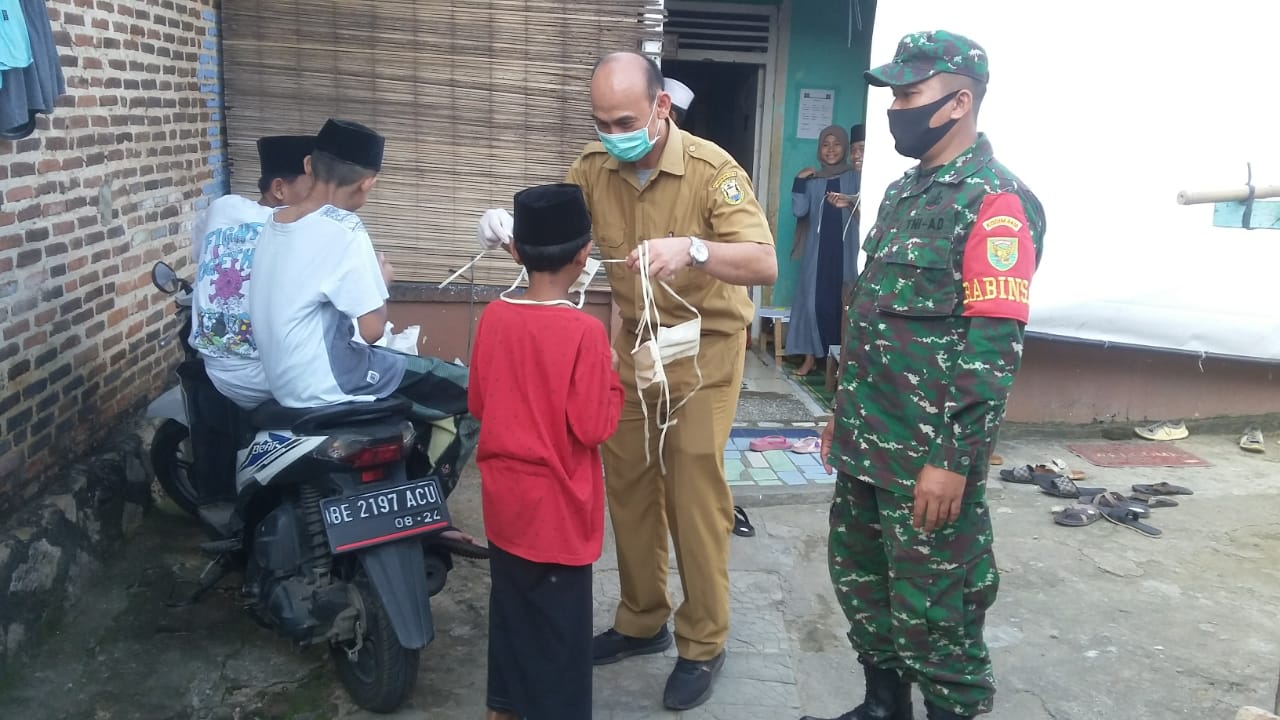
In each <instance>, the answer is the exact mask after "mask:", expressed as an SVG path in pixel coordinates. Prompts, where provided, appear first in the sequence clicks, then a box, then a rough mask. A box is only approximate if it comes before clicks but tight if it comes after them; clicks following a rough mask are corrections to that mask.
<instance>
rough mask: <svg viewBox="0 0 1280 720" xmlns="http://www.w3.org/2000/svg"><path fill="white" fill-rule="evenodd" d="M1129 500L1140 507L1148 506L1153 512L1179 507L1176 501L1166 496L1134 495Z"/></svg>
mask: <svg viewBox="0 0 1280 720" xmlns="http://www.w3.org/2000/svg"><path fill="white" fill-rule="evenodd" d="M1128 499H1129V500H1131V501H1133V502H1135V503H1138V504H1139V505H1146V506H1147V507H1149V508H1151V509H1152V510H1155V509H1156V508H1165V507H1178V501H1177V500H1174V499H1173V498H1171V497H1166V496H1164V495H1147V494H1146V493H1134V494H1132V495H1130V496H1129V498H1128Z"/></svg>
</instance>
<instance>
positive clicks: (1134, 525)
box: [1100, 507, 1164, 538]
mask: <svg viewBox="0 0 1280 720" xmlns="http://www.w3.org/2000/svg"><path fill="white" fill-rule="evenodd" d="M1100 512H1101V513H1102V517H1104V518H1106V519H1108V520H1110V521H1111V522H1113V523H1115V524H1117V525H1119V526H1121V527H1127V528H1129V529H1130V530H1133V531H1134V532H1137V533H1141V534H1143V535H1146V536H1147V537H1149V538H1158V537H1160V536H1161V535H1163V534H1164V533H1163V532H1162V531H1161V530H1160V528H1158V527H1152V526H1150V525H1148V524H1146V523H1144V522H1142V521H1141V520H1139V518H1140V517H1141V515H1139V514H1138V513H1137V511H1135V510H1134V509H1133V508H1123V507H1104V508H1100Z"/></svg>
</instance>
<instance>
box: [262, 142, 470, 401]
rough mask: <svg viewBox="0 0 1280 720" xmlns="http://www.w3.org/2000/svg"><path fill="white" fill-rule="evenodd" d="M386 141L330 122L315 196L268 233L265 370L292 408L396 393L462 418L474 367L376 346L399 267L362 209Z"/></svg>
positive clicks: (313, 163)
mask: <svg viewBox="0 0 1280 720" xmlns="http://www.w3.org/2000/svg"><path fill="white" fill-rule="evenodd" d="M385 142H386V141H385V139H384V138H383V137H382V136H381V135H379V134H377V133H376V132H374V131H373V130H371V129H369V128H367V127H365V126H363V125H361V124H359V123H354V122H349V121H344V120H332V119H331V120H329V121H328V122H326V123H325V125H324V128H322V129H321V130H320V133H319V134H318V135H317V136H316V148H315V152H313V153H312V154H311V156H310V157H309V158H307V161H306V166H307V174H308V175H311V176H312V177H313V178H314V181H315V182H314V184H313V186H312V188H311V192H310V193H309V194H308V195H307V197H306V198H305V199H304V200H302V201H301V202H299V203H297V204H295V205H292V206H290V207H287V208H284V209H281V210H278V211H276V213H275V214H274V215H273V216H272V217H271V218H269V219H268V221H267V224H266V227H264V228H263V232H262V237H261V239H260V240H259V243H258V252H257V258H256V261H255V262H256V265H255V268H254V270H255V276H256V279H257V281H258V284H257V285H256V286H255V288H254V293H253V296H252V298H250V308H251V312H252V315H253V318H254V325H255V335H256V337H257V339H258V347H259V348H260V350H261V353H262V363H263V370H264V371H265V372H266V377H267V382H268V384H269V386H270V387H271V393H272V395H274V396H275V399H276V400H277V401H278V402H279V403H280V404H281V405H284V406H285V407H295V408H305V407H320V406H324V405H333V404H337V403H343V402H359V401H369V400H376V399H378V398H385V397H387V396H389V395H391V394H393V393H394V394H399V395H402V396H404V397H406V398H408V399H410V400H412V401H414V403H415V404H416V405H418V406H419V410H421V411H422V412H420V413H419V417H420V418H421V419H426V420H431V419H434V418H439V417H448V416H452V415H462V414H465V413H466V411H467V380H466V376H467V371H466V369H465V368H461V367H458V366H455V365H452V364H451V363H445V362H442V361H440V360H439V359H435V358H422V357H418V356H416V355H405V354H403V353H397V352H394V351H392V350H387V349H385V348H381V347H376V346H373V345H370V344H368V343H373V342H376V341H377V340H379V339H380V338H381V337H382V335H383V331H384V324H385V323H386V319H387V306H386V301H387V298H388V297H389V296H388V293H387V284H388V283H389V282H390V281H391V277H392V268H391V264H390V263H388V262H386V260H385V259H383V258H382V257H381V256H380V255H379V254H377V253H375V252H374V250H373V244H372V242H371V241H370V240H369V234H368V232H366V231H365V227H364V223H363V222H361V220H360V218H359V216H357V215H356V214H355V211H356V210H358V209H360V208H361V207H363V206H364V204H365V202H366V201H367V200H368V198H369V193H370V192H371V191H372V190H373V187H374V185H375V184H376V183H377V175H378V171H379V170H380V169H381V168H382V154H383V147H384V145H385ZM353 319H354V320H355V324H354V326H353V324H352V320H353ZM353 330H354V331H358V333H359V336H360V337H359V338H357V337H355V334H354V332H353ZM362 341H363V342H362ZM433 416H434V417H433Z"/></svg>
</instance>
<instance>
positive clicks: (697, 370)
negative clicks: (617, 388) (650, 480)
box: [658, 281, 702, 476]
mask: <svg viewBox="0 0 1280 720" xmlns="http://www.w3.org/2000/svg"><path fill="white" fill-rule="evenodd" d="M658 284H659V285H661V286H662V289H663V290H666V291H667V292H668V293H669V294H670V295H671V297H673V298H675V299H676V300H677V301H679V303H680V304H681V305H684V306H685V307H686V308H688V310H689V312H691V313H693V315H694V317H696V318H698V321H699V322H698V326H699V328H701V326H702V322H701V321H702V313H700V312H698V310H697V308H695V307H694V306H692V305H690V304H689V303H688V302H687V301H686V300H685V299H684V298H682V297H680V294H679V293H677V292H676V291H675V290H672V289H671V286H670V285H668V284H667V283H666V282H663V281H659V283H658ZM700 354H701V347H699V352H697V353H694V355H693V372H694V375H695V376H696V377H697V381H696V382H695V383H694V385H693V389H692V390H690V391H689V392H688V394H686V395H685V396H684V398H683V399H681V400H680V402H678V403H676V404H675V405H674V406H673V405H672V404H671V384H670V383H665V384H664V385H663V389H664V390H666V392H667V421H666V422H665V423H660V424H659V427H661V428H662V431H661V432H660V433H659V435H658V465H659V468H660V469H661V471H662V474H663V475H664V476H665V475H666V474H667V471H666V463H665V462H664V461H663V458H664V456H665V455H664V450H665V449H666V444H667V430H668V429H669V428H671V427H672V426H674V425H675V424H676V423H677V422H679V421H678V420H675V419H674V416H675V414H676V411H677V410H679V409H680V408H682V407H684V406H685V403H687V402H689V400H690V399H692V398H693V396H694V394H696V393H697V392H698V391H699V390H701V389H702V367H701V366H700V365H699V364H698V355H700Z"/></svg>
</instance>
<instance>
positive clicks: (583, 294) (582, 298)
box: [577, 259, 626, 310]
mask: <svg viewBox="0 0 1280 720" xmlns="http://www.w3.org/2000/svg"><path fill="white" fill-rule="evenodd" d="M596 262H597V263H598V265H597V266H596V272H599V271H600V268H601V267H603V266H604V264H605V263H620V262H626V259H610V260H597V261H596ZM595 279H596V273H591V280H595ZM591 280H588V281H587V284H586V285H584V286H583V288H582V289H581V290H579V291H578V304H577V308H578V309H579V310H581V309H582V306H583V305H586V304H587V287H588V286H590V285H591Z"/></svg>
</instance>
